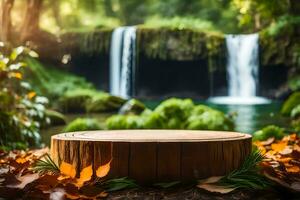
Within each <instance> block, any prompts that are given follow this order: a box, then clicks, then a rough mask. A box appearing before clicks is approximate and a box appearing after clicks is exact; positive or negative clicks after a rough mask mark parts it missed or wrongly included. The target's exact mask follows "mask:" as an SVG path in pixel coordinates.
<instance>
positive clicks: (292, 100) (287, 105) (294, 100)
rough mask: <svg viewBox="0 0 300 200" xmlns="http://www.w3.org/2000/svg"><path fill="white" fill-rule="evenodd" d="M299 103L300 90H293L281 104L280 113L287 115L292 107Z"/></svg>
mask: <svg viewBox="0 0 300 200" xmlns="http://www.w3.org/2000/svg"><path fill="white" fill-rule="evenodd" d="M297 105H300V92H294V93H293V94H292V95H291V96H290V97H289V98H288V99H287V100H286V101H285V102H284V104H283V106H282V108H281V113H282V114H283V115H286V116H289V115H290V114H291V111H292V110H293V108H295V107H296V106H297Z"/></svg>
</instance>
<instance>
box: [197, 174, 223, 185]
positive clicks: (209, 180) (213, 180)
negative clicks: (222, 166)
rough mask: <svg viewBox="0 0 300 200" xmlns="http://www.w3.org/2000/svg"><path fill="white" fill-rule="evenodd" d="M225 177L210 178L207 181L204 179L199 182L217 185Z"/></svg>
mask: <svg viewBox="0 0 300 200" xmlns="http://www.w3.org/2000/svg"><path fill="white" fill-rule="evenodd" d="M223 177H224V176H212V177H209V178H207V179H202V180H199V183H200V184H205V183H217V182H218V181H219V180H220V179H221V178H223Z"/></svg>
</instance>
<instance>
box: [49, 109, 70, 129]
mask: <svg viewBox="0 0 300 200" xmlns="http://www.w3.org/2000/svg"><path fill="white" fill-rule="evenodd" d="M45 114H46V116H47V117H48V118H49V120H50V125H51V126H59V125H65V124H66V118H65V116H64V115H63V114H62V113H60V112H57V111H55V110H49V109H47V110H46V112H45Z"/></svg>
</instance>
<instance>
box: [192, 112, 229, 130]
mask: <svg viewBox="0 0 300 200" xmlns="http://www.w3.org/2000/svg"><path fill="white" fill-rule="evenodd" d="M233 128H234V124H233V122H232V121H231V120H230V119H228V118H227V117H226V116H225V115H224V113H222V112H220V111H216V110H212V109H210V110H206V111H204V112H202V113H201V114H192V115H191V116H190V117H189V118H188V120H187V123H186V129H192V130H224V131H231V130H233Z"/></svg>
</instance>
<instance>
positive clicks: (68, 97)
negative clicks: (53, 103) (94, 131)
mask: <svg viewBox="0 0 300 200" xmlns="http://www.w3.org/2000/svg"><path fill="white" fill-rule="evenodd" d="M95 95H98V93H97V91H96V90H90V89H76V90H70V91H67V92H66V93H65V94H64V95H63V96H62V97H61V98H60V99H59V101H58V105H59V108H60V109H62V110H63V112H67V113H69V112H86V105H87V103H88V102H89V101H90V100H91V99H92V98H93V96H95Z"/></svg>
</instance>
